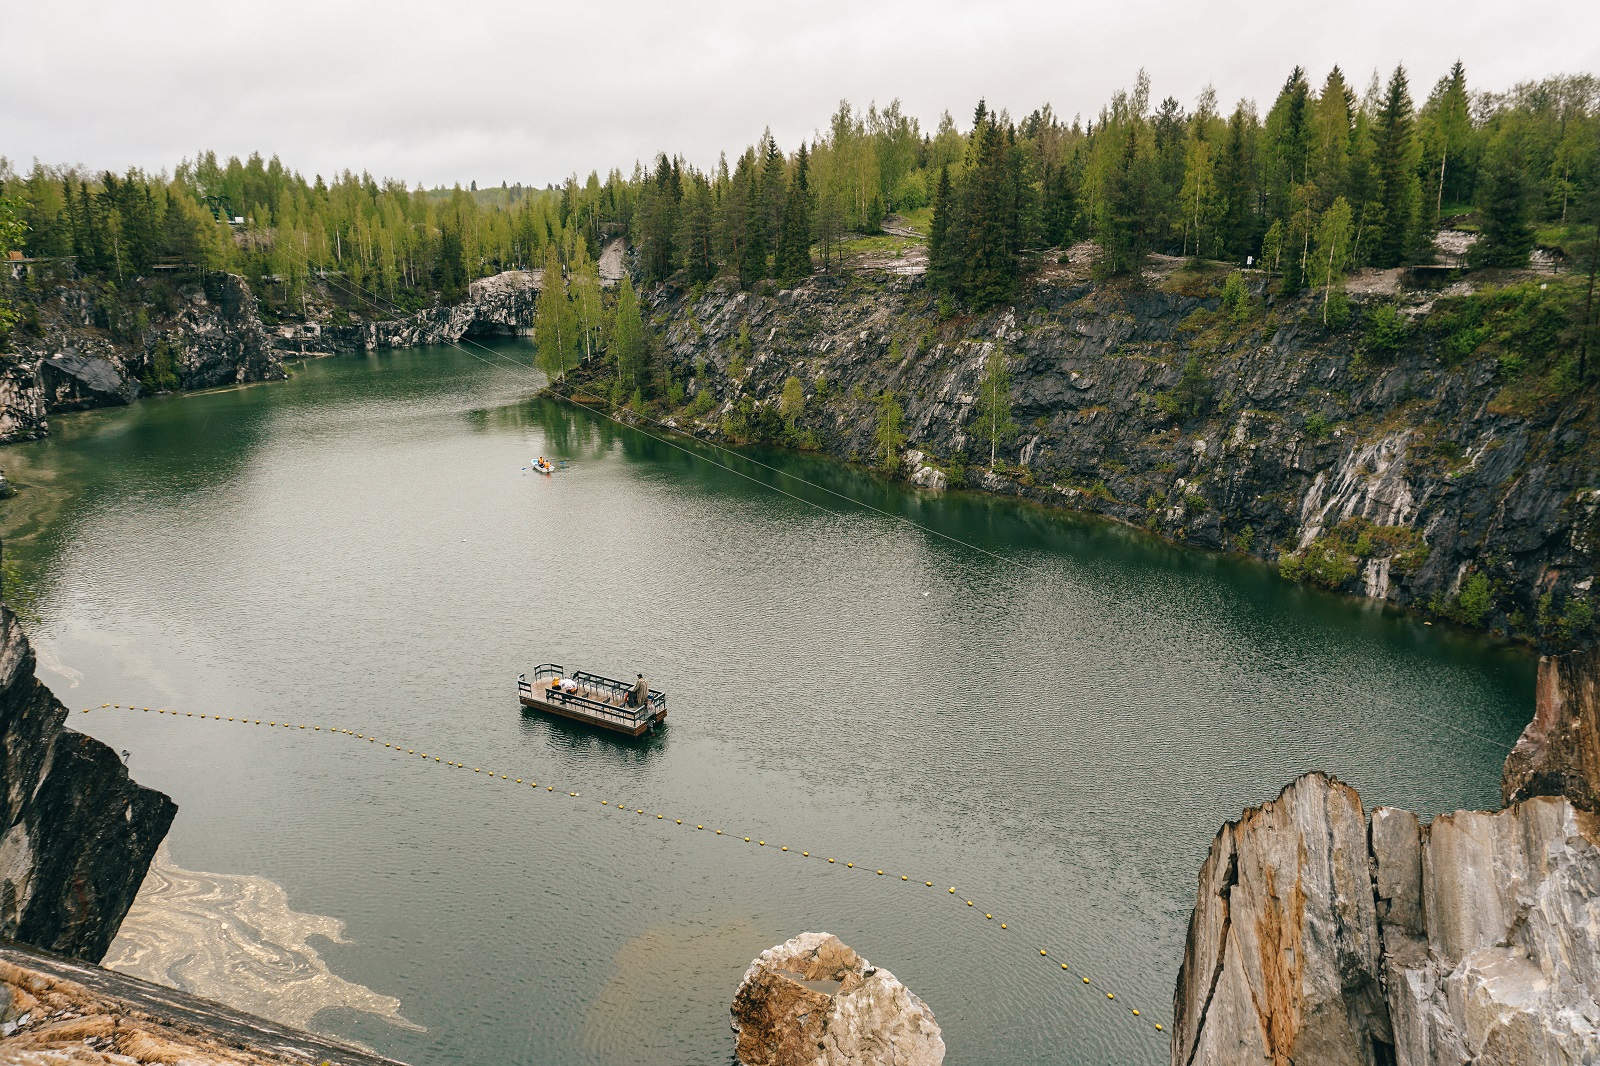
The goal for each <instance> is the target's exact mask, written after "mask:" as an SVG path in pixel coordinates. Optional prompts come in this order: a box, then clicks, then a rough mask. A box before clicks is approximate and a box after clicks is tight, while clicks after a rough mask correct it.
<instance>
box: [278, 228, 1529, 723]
mask: <svg viewBox="0 0 1600 1066" xmlns="http://www.w3.org/2000/svg"><path fill="white" fill-rule="evenodd" d="M291 254H294V253H293V252H292V250H291ZM297 258H298V259H299V260H300V261H301V262H302V263H304V264H305V265H306V266H307V267H308V269H309V267H310V266H311V262H310V260H309V259H306V258H304V257H301V256H297ZM323 280H324V281H328V280H329V279H328V278H326V277H324V279H323ZM342 284H343V283H342ZM353 284H354V283H350V284H344V288H343V291H344V292H345V293H346V294H347V295H351V296H355V297H357V298H360V299H365V300H366V301H367V302H368V303H369V304H370V305H372V306H373V307H374V308H375V309H377V310H380V311H381V310H383V307H382V304H384V303H387V304H388V305H389V308H390V309H391V310H394V311H399V312H400V313H402V314H405V313H407V312H405V310H404V309H403V308H401V307H399V306H398V305H396V304H394V303H393V302H392V301H387V300H384V298H383V297H381V296H378V295H377V294H376V293H373V292H372V291H371V290H368V289H365V288H364V287H362V286H359V285H354V288H353V289H352V287H351V285H353ZM461 340H462V341H463V342H465V343H466V344H471V345H473V346H475V347H477V348H479V349H481V350H482V351H484V352H486V353H488V354H490V355H491V356H495V357H497V358H498V357H501V353H499V352H497V351H496V350H495V349H492V348H490V347H488V346H487V345H484V344H481V343H479V342H477V341H474V340H472V339H470V338H468V337H466V336H464V335H463V337H462V338H461ZM447 343H448V344H449V345H450V346H451V347H453V348H455V349H457V350H458V351H460V352H462V353H463V354H465V355H468V356H471V357H472V358H475V359H478V361H479V362H483V363H485V364H486V365H491V366H494V365H497V364H493V363H489V362H488V360H485V359H482V358H481V357H479V356H477V355H475V354H474V353H472V352H470V351H468V350H467V349H466V348H465V347H463V346H462V344H461V343H457V342H455V341H450V342H447ZM505 358H510V357H509V356H507V357H505ZM511 364H512V365H513V366H515V367H517V368H518V369H519V370H522V371H525V372H528V373H529V375H530V377H533V376H538V377H544V389H545V391H547V392H549V393H551V394H552V395H555V396H557V397H560V398H561V399H563V400H566V401H567V402H568V403H570V404H572V405H573V406H575V407H578V408H581V409H582V410H585V411H588V412H590V413H591V414H595V415H598V416H600V417H602V418H605V419H607V420H608V421H610V422H613V423H615V424H616V425H618V426H621V427H623V428H625V429H631V430H632V431H634V432H635V433H639V434H642V435H643V436H645V437H648V438H650V439H651V440H654V441H657V442H658V443H661V444H665V445H667V446H668V447H670V448H674V449H676V450H677V451H680V452H683V453H684V454H686V455H690V456H693V457H694V458H697V459H700V460H701V461H702V462H706V463H709V464H710V465H712V466H716V467H719V468H721V469H722V470H725V471H727V472H728V473H730V474H733V475H735V476H736V477H740V478H743V479H744V480H746V481H750V482H753V483H755V484H757V485H762V486H764V487H766V488H768V489H771V490H772V491H774V492H777V493H779V494H781V495H783V496H787V497H789V498H790V499H792V500H797V501H799V502H801V503H804V504H807V505H809V506H811V507H815V508H817V509H818V510H821V511H824V512H826V513H828V514H833V515H840V516H842V515H844V514H845V513H846V512H843V511H839V510H836V509H835V508H832V507H827V506H824V505H823V504H821V503H818V502H817V501H815V500H808V499H806V498H805V497H803V496H800V495H798V494H796V493H793V492H788V491H786V490H784V489H782V488H780V487H778V486H777V485H774V484H772V483H771V482H769V481H764V480H762V479H761V478H757V477H753V476H751V475H749V474H747V473H744V472H743V471H740V470H736V469H734V468H733V467H730V466H728V465H727V464H725V463H719V462H717V461H716V460H714V459H712V458H710V457H708V456H706V455H705V454H703V453H701V452H698V451H695V450H693V449H689V448H684V447H682V446H680V445H678V444H676V443H674V442H673V441H671V440H669V439H667V438H666V437H663V436H661V435H659V434H656V433H651V432H649V431H648V430H645V429H642V428H641V427H639V426H638V425H636V424H633V423H630V422H628V421H625V420H623V419H620V418H617V417H616V416H615V415H614V414H612V413H611V412H609V411H605V410H602V409H600V408H598V407H595V406H593V405H592V404H589V403H585V402H583V399H580V398H579V397H577V396H574V395H573V394H572V393H571V392H570V391H566V392H564V391H562V390H561V389H560V388H558V386H557V383H555V382H551V381H550V380H549V379H548V377H547V376H545V375H542V374H541V373H540V372H539V371H537V369H536V368H535V367H533V366H531V365H530V364H527V363H523V362H521V361H520V360H517V359H514V358H512V359H511ZM500 369H509V367H506V366H503V365H501V366H500ZM601 402H604V403H606V404H607V405H608V406H610V407H612V408H616V409H619V410H620V409H621V408H620V405H617V404H613V403H611V402H610V401H608V400H602V401H601ZM630 415H631V416H632V417H633V418H635V419H638V420H641V421H645V422H649V423H650V424H651V425H654V426H658V427H660V428H661V429H662V430H663V431H666V432H670V433H673V434H676V435H678V436H681V437H686V438H688V439H689V440H692V441H695V442H696V443H697V444H701V445H704V446H706V447H710V448H713V449H715V450H717V451H719V452H721V453H723V454H724V455H727V456H731V457H734V458H737V459H739V460H742V461H744V462H748V463H752V464H754V465H756V466H759V467H761V468H762V469H764V470H767V471H770V472H771V473H774V474H777V475H778V476H780V477H785V478H788V479H790V480H792V481H797V482H799V483H800V484H802V485H805V486H807V487H809V488H812V489H815V490H816V491H818V492H822V493H826V494H828V495H831V496H834V497H836V498H838V499H841V500H844V501H846V502H848V503H851V504H854V505H855V506H857V507H860V508H862V509H864V510H868V511H872V512H875V513H877V514H879V515H882V516H883V517H885V518H889V519H892V520H897V521H899V522H902V523H904V524H906V525H909V526H911V527H912V528H914V529H918V530H920V531H922V532H924V533H927V534H930V535H932V536H935V537H938V538H941V539H943V540H945V541H947V542H949V543H951V544H955V545H958V546H960V547H963V548H966V549H968V550H970V551H974V552H977V553H979V554H981V555H984V556H987V557H989V558H991V559H994V560H995V561H997V562H1000V563H1004V564H1007V565H1009V566H1012V567H1015V568H1017V569H1019V570H1023V571H1025V572H1028V573H1031V574H1034V575H1037V576H1041V577H1047V578H1051V579H1053V580H1057V581H1062V582H1064V583H1065V584H1066V585H1068V586H1069V587H1072V588H1074V589H1076V590H1077V591H1078V592H1080V593H1084V594H1086V595H1089V596H1098V595H1099V592H1098V590H1095V589H1093V588H1091V587H1090V586H1088V585H1086V584H1085V583H1083V582H1081V581H1078V580H1077V579H1074V578H1071V577H1066V576H1064V575H1062V574H1061V573H1060V572H1059V571H1052V570H1047V569H1044V568H1042V567H1038V566H1034V565H1032V564H1029V563H1026V562H1023V561H1022V560H1020V559H1017V558H1015V557H1013V556H1009V555H1005V554H1002V553H1000V552H995V551H992V550H990V549H988V548H984V547H982V546H980V545H977V544H973V543H972V542H971V541H967V540H963V539H962V538H960V537H957V536H954V535H952V534H949V533H945V532H944V531H942V530H939V529H935V528H933V527H932V526H929V525H926V524H924V523H922V522H918V521H917V520H916V519H914V518H911V517H909V516H907V515H903V514H898V513H896V512H894V511H889V510H886V509H884V508H882V507H878V506H875V505H873V504H870V503H867V502H866V501H864V500H859V499H856V498H855V497H853V496H850V495H848V494H846V493H843V492H839V491H838V490H836V489H832V488H829V487H827V486H825V485H820V484H818V483H816V482H814V481H811V480H809V479H807V478H804V477H801V476H800V475H798V474H794V473H791V472H790V471H787V470H782V469H780V468H778V467H775V466H772V465H771V464H768V463H764V462H762V461H761V460H759V459H756V458H754V457H752V456H749V455H747V454H745V453H743V452H738V451H735V450H733V449H731V448H728V447H726V446H725V445H722V444H719V443H717V442H716V441H712V440H706V439H704V438H701V437H697V436H695V435H694V434H692V433H689V432H687V431H685V430H683V429H680V428H679V427H677V426H673V425H670V424H668V423H666V422H663V421H662V420H660V419H657V418H653V417H651V416H650V415H647V414H644V413H643V412H638V411H632V412H630ZM1260 660H1261V661H1263V662H1266V663H1270V664H1271V665H1273V666H1276V667H1278V668H1280V669H1281V670H1283V671H1285V672H1287V673H1290V674H1295V673H1298V674H1300V675H1301V676H1304V677H1308V678H1312V679H1314V680H1317V681H1320V682H1322V683H1324V684H1326V685H1328V686H1329V687H1332V688H1335V689H1338V690H1339V691H1341V692H1343V693H1344V694H1345V695H1347V696H1349V697H1351V698H1352V699H1354V700H1356V701H1358V702H1359V701H1367V702H1372V703H1377V704H1380V705H1383V706H1387V707H1388V708H1389V709H1390V710H1392V711H1400V712H1414V711H1415V710H1416V708H1415V706H1407V705H1404V704H1401V703H1399V702H1397V701H1394V700H1392V699H1387V698H1385V697H1384V696H1382V695H1381V694H1378V693H1375V692H1372V691H1370V690H1368V691H1362V690H1358V689H1356V688H1355V687H1354V686H1353V685H1350V684H1348V683H1347V682H1345V681H1343V680H1341V679H1339V678H1337V677H1334V676H1333V675H1331V674H1328V673H1324V672H1320V671H1317V670H1315V669H1313V668H1310V667H1305V666H1296V665H1293V664H1291V663H1289V662H1287V661H1285V660H1283V659H1280V658H1278V657H1276V656H1273V655H1271V654H1268V653H1262V654H1261V655H1260ZM1428 718H1429V719H1430V720H1431V721H1432V722H1433V724H1434V725H1437V726H1442V727H1443V728H1445V729H1448V730H1450V731H1452V732H1454V733H1456V734H1457V735H1459V736H1462V737H1466V738H1469V739H1472V740H1477V741H1479V742H1481V743H1483V744H1486V745H1489V746H1490V747H1492V748H1503V747H1505V740H1504V738H1495V737H1490V736H1487V735H1486V734H1483V733H1480V732H1478V731H1476V730H1474V729H1471V728H1469V727H1467V726H1464V725H1461V724H1460V723H1458V722H1452V721H1449V720H1447V719H1442V718H1436V717H1434V716H1432V715H1429V716H1428ZM1411 728H1412V729H1413V731H1414V732H1415V733H1417V734H1418V735H1425V734H1422V728H1423V726H1422V723H1416V724H1415V725H1413V726H1411Z"/></svg>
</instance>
